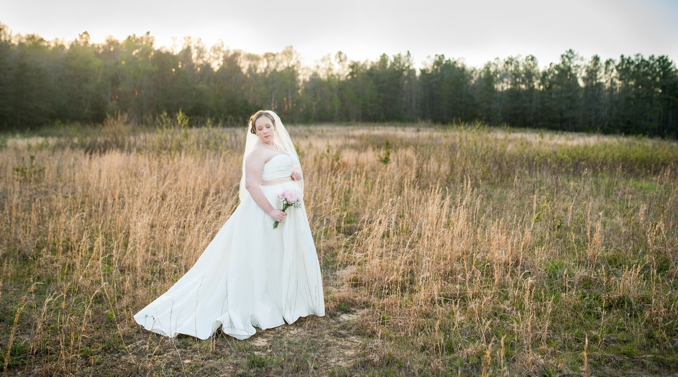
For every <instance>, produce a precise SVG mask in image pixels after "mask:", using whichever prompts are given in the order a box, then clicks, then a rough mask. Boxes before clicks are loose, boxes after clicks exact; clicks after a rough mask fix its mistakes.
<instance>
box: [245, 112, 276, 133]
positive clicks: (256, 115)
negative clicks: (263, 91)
mask: <svg viewBox="0 0 678 377" xmlns="http://www.w3.org/2000/svg"><path fill="white" fill-rule="evenodd" d="M262 116H265V117H266V118H268V119H270V120H271V123H272V124H273V127H275V119H273V115H271V114H269V113H267V112H266V110H259V111H257V112H256V113H254V115H252V116H251V117H250V132H251V133H253V134H255V135H256V134H257V128H256V126H255V125H254V123H256V121H257V119H259V118H261V117H262Z"/></svg>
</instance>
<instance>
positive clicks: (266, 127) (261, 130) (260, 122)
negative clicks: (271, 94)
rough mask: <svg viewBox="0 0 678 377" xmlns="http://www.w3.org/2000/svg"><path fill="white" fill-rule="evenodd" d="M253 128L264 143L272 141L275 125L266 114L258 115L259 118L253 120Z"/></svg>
mask: <svg viewBox="0 0 678 377" xmlns="http://www.w3.org/2000/svg"><path fill="white" fill-rule="evenodd" d="M254 129H255V131H256V132H257V136H258V137H259V139H261V141H263V142H264V143H269V142H271V141H273V136H274V135H273V132H274V131H275V126H274V125H273V122H271V120H270V119H268V117H267V116H262V117H259V119H257V120H256V121H255V122H254Z"/></svg>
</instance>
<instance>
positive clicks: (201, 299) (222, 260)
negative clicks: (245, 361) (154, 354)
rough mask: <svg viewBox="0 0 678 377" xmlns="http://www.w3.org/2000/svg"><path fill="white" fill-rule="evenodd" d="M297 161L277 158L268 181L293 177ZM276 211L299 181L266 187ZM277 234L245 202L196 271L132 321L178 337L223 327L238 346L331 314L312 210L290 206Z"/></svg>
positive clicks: (266, 219) (260, 213)
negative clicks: (283, 195)
mask: <svg viewBox="0 0 678 377" xmlns="http://www.w3.org/2000/svg"><path fill="white" fill-rule="evenodd" d="M293 169H294V160H293V159H292V158H291V157H290V156H289V155H287V154H278V155H276V156H274V157H273V158H271V160H269V161H268V162H267V163H266V164H265V165H264V170H263V174H262V177H261V179H262V181H270V180H275V179H280V178H284V177H289V176H290V175H291V174H292V171H293ZM261 189H262V190H263V192H264V194H265V195H266V198H268V200H269V202H270V203H271V204H272V205H273V207H274V208H278V209H281V208H282V204H281V202H280V200H279V198H278V195H279V194H280V193H282V192H283V191H284V190H296V191H299V186H298V185H297V183H296V182H294V181H287V182H283V183H279V184H275V185H271V186H261ZM286 213H287V217H286V218H285V220H284V221H282V222H281V223H280V225H279V226H278V228H277V229H273V222H274V220H273V219H272V218H271V217H270V216H268V215H267V214H266V213H265V212H264V211H263V210H262V209H261V208H260V207H259V206H258V205H257V204H256V203H255V202H254V200H253V199H252V198H251V197H250V196H249V195H247V196H245V197H244V198H243V200H242V202H241V203H240V205H239V206H238V208H237V209H236V210H235V212H233V215H231V217H230V218H229V219H228V221H226V224H224V226H223V227H222V228H221V230H219V232H218V233H217V235H216V236H215V237H214V239H213V240H212V242H211V243H210V244H209V246H207V249H205V251H204V252H203V253H202V255H201V256H200V258H198V260H197V262H196V263H195V265H194V266H193V267H192V268H191V269H190V270H189V271H188V272H187V273H186V274H185V275H184V276H183V277H182V278H181V279H179V281H177V282H176V283H175V284H174V285H173V286H172V287H171V288H170V289H169V290H168V291H167V292H165V293H164V294H163V295H162V296H160V297H158V298H157V299H156V300H155V301H153V302H152V303H151V304H149V305H148V306H147V307H145V308H144V309H142V310H141V311H140V312H139V313H137V314H136V315H134V319H135V320H136V321H137V323H139V324H140V325H142V326H143V327H144V328H146V329H147V330H150V331H154V332H156V333H159V334H162V335H165V336H169V337H175V336H176V335H177V334H186V335H190V336H194V337H196V338H200V339H207V338H209V337H210V336H211V335H212V334H213V333H214V332H215V331H216V330H217V329H218V328H219V327H220V326H221V328H222V330H223V331H224V332H225V333H226V334H229V335H231V336H233V337H235V338H237V339H247V338H249V337H250V336H252V335H254V334H255V333H256V330H255V328H254V327H255V326H256V327H258V328H260V329H262V330H265V329H268V328H272V327H276V326H280V325H282V324H284V323H285V322H287V323H293V322H295V321H296V320H297V319H299V317H304V316H308V315H311V314H314V315H317V316H324V315H325V303H324V298H323V288H322V278H321V275H320V265H319V263H318V257H317V255H316V250H315V245H314V243H313V237H312V236H311V229H310V227H309V224H308V218H307V217H306V209H305V207H304V206H303V203H302V206H301V207H300V208H294V207H290V208H288V209H287V211H286Z"/></svg>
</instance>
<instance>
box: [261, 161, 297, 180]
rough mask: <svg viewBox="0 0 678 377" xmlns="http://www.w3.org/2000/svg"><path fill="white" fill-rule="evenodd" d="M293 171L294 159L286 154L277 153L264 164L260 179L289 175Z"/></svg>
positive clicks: (272, 178)
mask: <svg viewBox="0 0 678 377" xmlns="http://www.w3.org/2000/svg"><path fill="white" fill-rule="evenodd" d="M293 171H294V160H292V157H291V156H289V155H286V154H277V155H275V156H273V158H271V159H270V160H268V162H267V163H266V164H264V172H263V173H262V174H261V180H262V181H271V180H274V179H279V178H284V177H289V176H290V175H292V172H293Z"/></svg>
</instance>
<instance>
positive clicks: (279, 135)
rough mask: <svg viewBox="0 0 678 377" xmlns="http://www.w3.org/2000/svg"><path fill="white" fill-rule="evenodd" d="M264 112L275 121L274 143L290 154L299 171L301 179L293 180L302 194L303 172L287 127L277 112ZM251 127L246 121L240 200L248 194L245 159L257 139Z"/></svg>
mask: <svg viewBox="0 0 678 377" xmlns="http://www.w3.org/2000/svg"><path fill="white" fill-rule="evenodd" d="M266 113H268V114H269V115H271V116H272V117H273V119H274V122H275V133H274V139H275V141H276V143H278V144H279V145H280V146H282V147H283V149H284V150H285V152H286V153H287V154H289V155H290V156H292V160H294V165H295V170H297V171H298V172H299V173H301V179H300V180H297V181H295V182H297V184H298V185H299V190H301V192H302V194H303V192H304V173H303V172H302V171H301V163H300V162H299V155H297V150H296V149H295V148H294V144H293V143H292V139H290V134H288V133H287V129H286V128H285V126H284V125H283V123H282V121H281V120H280V117H279V116H278V114H276V113H274V112H273V111H271V110H266ZM251 127H252V123H251V122H248V123H247V139H246V141H245V153H243V156H242V178H240V191H239V196H240V201H241V202H242V201H243V200H244V199H245V197H247V195H249V192H248V191H247V188H246V182H245V161H247V156H248V155H249V154H250V153H251V152H252V151H253V150H254V145H255V144H256V142H257V140H259V138H258V137H257V135H255V134H253V133H251V132H250V129H251Z"/></svg>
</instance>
